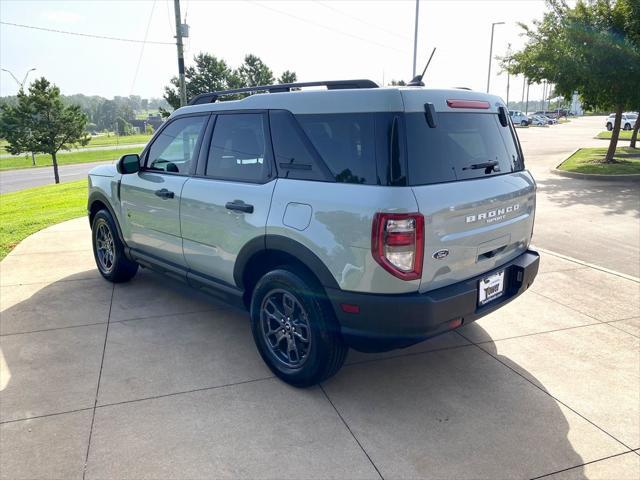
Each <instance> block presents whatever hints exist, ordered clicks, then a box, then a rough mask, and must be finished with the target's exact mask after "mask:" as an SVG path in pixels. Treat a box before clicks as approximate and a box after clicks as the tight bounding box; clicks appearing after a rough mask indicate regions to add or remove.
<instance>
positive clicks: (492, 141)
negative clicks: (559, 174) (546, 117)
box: [88, 80, 539, 386]
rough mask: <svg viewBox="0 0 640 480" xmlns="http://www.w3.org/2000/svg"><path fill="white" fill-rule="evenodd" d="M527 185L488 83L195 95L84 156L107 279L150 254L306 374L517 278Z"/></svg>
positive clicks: (399, 336) (269, 358) (413, 335)
mask: <svg viewBox="0 0 640 480" xmlns="http://www.w3.org/2000/svg"><path fill="white" fill-rule="evenodd" d="M310 85H312V86H321V85H324V86H326V87H327V90H317V89H316V90H304V89H303V90H300V89H301V88H304V87H307V86H310ZM293 90H295V91H293ZM254 91H261V92H268V93H258V94H254V95H250V96H248V97H246V98H244V99H242V100H230V101H219V100H221V99H223V98H224V97H225V96H227V95H228V94H238V93H244V94H246V93H252V92H254ZM535 192H536V185H535V182H534V180H533V178H532V176H531V174H530V173H529V172H528V171H527V170H525V167H524V161H523V156H522V150H521V148H520V144H519V142H518V138H517V135H516V132H515V130H514V128H513V124H512V123H511V122H510V121H509V113H508V111H507V109H506V107H505V106H504V104H503V102H502V100H500V99H499V98H498V97H495V96H490V95H486V94H483V93H479V92H472V91H463V90H432V89H426V88H422V87H413V86H412V87H401V88H397V87H394V88H378V87H377V85H376V84H375V83H373V82H371V81H368V80H349V81H332V82H314V83H305V84H288V85H273V86H261V87H254V88H250V89H240V90H230V91H225V92H213V93H209V94H203V95H200V96H197V97H195V98H194V99H193V100H191V102H190V105H189V106H187V107H184V108H180V109H178V110H176V111H175V112H174V113H173V114H172V115H171V117H170V118H169V120H168V121H167V122H166V123H165V124H164V125H163V126H162V127H161V128H160V129H159V130H158V131H157V132H156V134H155V135H154V136H153V138H152V139H151V141H150V142H149V144H148V145H147V147H146V148H145V149H144V150H143V152H142V153H141V155H139V156H138V155H125V156H124V157H122V158H121V160H120V161H119V162H118V164H117V165H114V166H99V167H96V168H95V169H93V170H92V171H91V172H90V174H89V199H88V214H89V221H90V223H91V226H92V231H93V249H94V254H95V259H96V264H97V266H98V269H99V270H100V273H101V274H102V276H103V277H104V278H106V279H107V280H110V281H112V282H124V281H127V280H129V279H130V278H131V277H133V276H134V275H135V273H136V271H137V269H138V266H143V267H148V268H153V269H155V270H157V271H159V272H162V273H165V274H167V275H169V276H171V277H172V278H178V279H181V280H184V281H186V282H188V283H189V284H191V285H192V286H193V287H195V288H199V289H201V290H203V291H206V292H210V293H211V294H213V295H216V296H217V297H219V298H223V299H226V300H228V301H231V302H233V303H235V304H237V305H240V306H242V307H243V308H247V309H248V310H249V311H250V318H251V326H252V331H253V336H254V339H255V343H256V346H257V348H258V351H259V352H260V354H261V356H262V358H263V359H264V361H265V362H266V364H267V365H268V366H269V367H270V368H271V369H272V370H273V372H274V373H275V374H276V375H278V376H279V377H280V378H282V379H283V380H285V381H286V382H289V383H291V384H293V385H296V386H307V385H312V384H315V383H317V382H319V381H322V380H324V379H326V378H328V377H329V376H331V375H333V374H334V373H335V372H337V371H338V369H339V368H340V367H341V366H342V364H343V362H344V360H345V358H346V355H347V351H348V348H349V347H353V348H356V349H359V350H363V351H382V350H389V349H392V348H399V347H406V346H409V345H412V344H415V343H417V342H420V341H422V340H424V339H426V338H429V337H433V336H436V335H438V334H441V333H444V332H447V331H449V330H452V329H455V328H458V327H460V326H461V325H465V324H468V323H470V322H473V321H474V320H476V319H478V318H480V317H482V316H483V315H486V314H488V313H490V312H492V311H494V310H496V309H497V308H500V307H501V306H503V305H504V304H506V303H508V302H509V301H511V300H512V299H514V298H515V297H517V296H518V295H520V294H521V293H523V292H524V291H525V290H527V289H528V288H529V286H530V285H531V284H532V282H533V281H534V278H535V276H536V273H537V271H538V263H539V257H538V254H537V253H535V252H533V251H531V250H530V249H529V244H530V241H531V235H532V232H533V224H534V213H535V205H536V196H535Z"/></svg>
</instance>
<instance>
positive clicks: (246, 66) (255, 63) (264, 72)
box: [237, 54, 275, 87]
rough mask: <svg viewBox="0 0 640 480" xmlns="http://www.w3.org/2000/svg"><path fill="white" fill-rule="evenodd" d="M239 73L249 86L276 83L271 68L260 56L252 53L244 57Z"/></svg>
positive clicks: (244, 83)
mask: <svg viewBox="0 0 640 480" xmlns="http://www.w3.org/2000/svg"><path fill="white" fill-rule="evenodd" d="M237 74H238V76H239V77H240V80H241V81H242V84H243V86H247V87H255V86H256V85H272V84H274V83H275V79H274V78H273V72H272V71H271V69H270V68H269V67H267V66H266V65H265V64H264V62H263V61H262V60H260V58H259V57H256V56H255V55H251V54H249V55H246V56H245V57H244V63H243V64H242V65H241V66H240V68H238V70H237Z"/></svg>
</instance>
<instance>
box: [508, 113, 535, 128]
mask: <svg viewBox="0 0 640 480" xmlns="http://www.w3.org/2000/svg"><path fill="white" fill-rule="evenodd" d="M509 115H510V116H511V121H512V122H513V124H514V125H520V126H522V127H526V126H527V125H529V124H530V123H531V119H530V118H529V117H528V116H527V115H525V114H524V113H522V112H521V111H519V110H509Z"/></svg>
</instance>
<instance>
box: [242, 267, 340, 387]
mask: <svg viewBox="0 0 640 480" xmlns="http://www.w3.org/2000/svg"><path fill="white" fill-rule="evenodd" d="M251 331H252V333H253V339H254V341H255V343H256V347H257V348H258V352H259V353H260V356H261V357H262V359H263V360H264V362H265V363H266V364H267V366H268V367H269V368H270V369H271V371H272V372H273V373H274V374H275V375H277V376H278V377H279V378H280V379H282V380H283V381H284V382H286V383H288V384H290V385H293V386H295V387H309V386H311V385H315V384H317V383H319V382H322V381H323V380H326V379H327V378H329V377H331V376H333V375H334V374H335V373H336V372H337V371H338V370H340V368H341V367H342V365H343V364H344V361H345V359H346V358H347V352H348V350H349V349H348V347H347V346H346V345H345V343H344V342H343V340H342V337H341V336H340V332H339V327H338V322H337V321H336V319H335V315H334V313H333V310H332V308H331V306H330V305H329V302H328V300H327V299H326V297H325V296H324V294H323V293H322V287H320V286H319V285H318V284H317V282H316V281H314V279H312V278H311V277H310V276H309V275H306V274H304V273H303V272H299V271H296V270H295V269H293V268H290V267H287V266H283V267H279V268H277V269H276V270H272V271H270V272H269V273H267V274H265V275H264V276H263V277H262V278H261V279H260V280H259V281H258V283H257V285H256V287H255V289H254V291H253V294H252V297H251ZM290 347H293V348H290ZM285 350H286V351H285Z"/></svg>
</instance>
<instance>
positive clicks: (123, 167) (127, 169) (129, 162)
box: [117, 153, 140, 175]
mask: <svg viewBox="0 0 640 480" xmlns="http://www.w3.org/2000/svg"><path fill="white" fill-rule="evenodd" d="M117 169H118V173H121V174H123V175H127V174H129V173H136V172H138V171H139V170H140V155H138V154H137V153H130V154H128V155H123V156H122V157H120V160H118V163H117Z"/></svg>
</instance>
